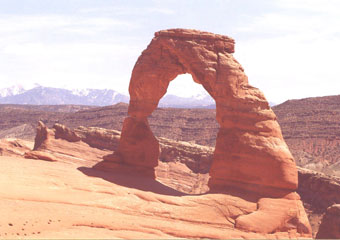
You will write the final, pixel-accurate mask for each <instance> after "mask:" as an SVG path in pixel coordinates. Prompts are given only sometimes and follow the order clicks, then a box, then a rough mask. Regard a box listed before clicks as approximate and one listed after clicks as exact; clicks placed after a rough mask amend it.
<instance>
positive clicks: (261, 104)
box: [98, 29, 297, 193]
mask: <svg viewBox="0 0 340 240" xmlns="http://www.w3.org/2000/svg"><path fill="white" fill-rule="evenodd" d="M233 52H234V40H233V39H231V38H229V37H227V36H222V35H217V34H212V33H207V32H201V31H196V30H184V29H171V30H164V31H160V32H156V33H155V37H154V38H153V39H152V41H151V43H150V44H149V46H148V47H147V49H146V50H144V51H143V53H142V55H141V56H140V57H139V58H138V60H137V62H136V65H135V67H134V69H133V71H132V76H131V80H130V86H129V92H130V105H129V109H128V117H127V118H126V119H125V121H124V124H123V130H122V138H121V140H120V143H119V147H118V150H117V152H116V158H112V159H111V160H112V162H114V161H118V160H117V158H118V159H119V162H120V163H124V164H125V165H128V166H131V167H138V171H143V169H145V172H150V170H152V171H153V168H154V167H156V166H157V165H158V158H159V144H158V142H157V140H156V139H155V137H154V136H153V133H152V132H151V130H150V127H149V123H148V120H147V117H148V116H149V115H150V114H151V113H152V112H153V111H154V110H155V109H156V107H157V105H158V102H159V100H160V99H161V98H162V97H163V96H164V95H165V93H166V91H167V87H168V85H169V83H170V81H172V80H173V79H174V78H175V77H176V76H177V75H179V74H183V73H190V74H191V75H192V77H193V79H194V81H195V82H197V83H200V84H202V85H203V87H204V88H205V89H206V90H207V92H208V93H209V94H210V95H211V96H212V97H213V98H214V99H215V101H216V119H217V121H218V123H219V125H220V130H219V132H218V135H217V139H216V148H215V152H214V156H213V162H212V166H211V169H210V176H211V178H210V181H209V187H210V189H211V190H212V191H214V190H218V189H223V188H225V187H227V186H238V187H242V188H246V189H251V190H254V191H260V192H266V193H268V192H271V191H272V190H269V189H273V188H277V189H284V190H287V191H293V190H295V189H296V187H297V171H296V166H295V162H294V159H293V157H292V155H291V153H290V152H289V150H288V147H287V145H286V144H285V142H284V140H283V137H282V134H281V130H280V127H279V125H278V123H277V121H276V116H275V114H274V113H273V111H272V110H271V108H270V107H269V105H268V102H267V100H266V99H265V97H264V95H263V94H262V92H261V91H259V90H258V89H257V88H254V87H252V86H250V85H249V84H248V79H247V76H246V75H245V73H244V70H243V68H242V66H241V65H240V64H239V63H238V62H237V61H236V59H235V58H234V57H233V55H232V53H233ZM107 166H108V164H106V166H105V167H107ZM98 167H100V165H99V166H98Z"/></svg>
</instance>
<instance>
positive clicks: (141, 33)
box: [0, 0, 340, 103]
mask: <svg viewBox="0 0 340 240" xmlns="http://www.w3.org/2000/svg"><path fill="white" fill-rule="evenodd" d="M168 28H194V29H200V30H205V31H209V32H213V33H219V34H224V35H228V36H230V37H232V38H234V39H235V40H236V52H235V54H234V56H235V57H236V58H237V60H239V62H240V63H241V64H242V65H243V67H244V68H245V71H246V74H247V75H248V77H249V82H250V84H251V85H253V86H255V87H258V88H260V89H261V90H262V91H263V92H264V94H265V95H266V97H267V99H268V100H269V101H271V102H276V103H280V102H282V101H285V100H287V99H292V98H303V97H311V96H323V95H335V94H340V91H339V87H340V79H339V76H340V66H339V63H340V59H339V58H340V0H205V1H201V0H149V1H147V0H139V1H138V0H134V1H133V0H122V1H119V0H0V88H3V87H8V86H11V85H15V84H21V85H23V86H25V87H32V86H34V84H35V83H38V84H40V85H43V86H51V87H64V88H111V89H115V90H118V91H120V92H123V93H127V89H128V84H129V80H130V74H131V70H132V68H133V66H134V64H135V61H136V60H137V58H138V56H139V55H140V53H141V52H142V51H143V49H145V48H146V46H147V44H148V43H149V42H150V40H151V39H152V37H153V34H154V32H156V31H159V30H162V29H168ZM189 78H190V75H189ZM180 80H181V81H180ZM188 80H189V79H188V77H182V78H181V79H176V80H174V82H173V84H171V87H172V88H171V90H170V92H172V93H174V92H176V91H177V93H178V94H180V95H193V94H196V93H198V92H199V91H200V88H197V86H199V85H194V84H193V83H191V81H188ZM188 89H189V90H190V91H189V90H188ZM183 90H185V92H183ZM181 91H182V92H181Z"/></svg>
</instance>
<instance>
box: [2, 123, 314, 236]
mask: <svg viewBox="0 0 340 240" xmlns="http://www.w3.org/2000/svg"><path fill="white" fill-rule="evenodd" d="M79 129H82V131H81V133H82V134H83V136H87V135H89V134H91V132H93V129H91V128H90V129H87V128H85V127H81V128H79ZM38 130H39V131H42V132H48V133H49V135H48V137H47V138H46V139H45V140H44V141H43V142H42V143H41V144H40V146H45V147H44V148H40V147H38V151H42V152H49V153H51V154H53V155H54V154H55V152H54V151H57V153H58V154H60V153H61V152H59V150H60V146H61V145H63V146H64V147H66V146H67V144H66V143H68V144H69V147H70V148H72V149H73V151H72V152H70V149H66V151H65V153H64V154H63V155H62V156H60V160H59V159H57V161H56V162H48V161H44V163H43V166H50V168H48V169H44V170H42V173H49V172H50V171H53V173H51V175H53V176H55V178H54V177H53V178H49V179H50V180H51V181H52V182H53V184H54V187H53V188H52V190H51V189H49V188H50V186H47V190H46V191H47V192H46V191H45V189H41V188H39V189H40V192H45V193H46V194H47V196H45V195H44V198H48V199H49V200H46V199H44V200H43V201H44V202H49V204H47V203H46V204H47V205H51V206H52V205H54V203H55V202H62V203H63V204H62V205H61V206H59V205H58V206H59V207H60V208H58V209H55V208H54V209H53V211H58V214H57V216H58V220H60V222H63V225H59V224H57V225H56V227H55V229H53V231H50V230H49V228H45V227H42V228H41V229H43V230H41V229H40V232H41V234H42V235H41V236H42V237H48V236H53V234H57V236H60V237H65V236H66V237H71V236H76V234H77V232H78V231H84V234H85V233H86V229H89V234H98V236H97V237H100V238H103V237H111V238H114V237H122V238H136V236H138V237H142V236H143V237H144V238H172V237H174V238H178V237H183V238H204V237H206V238H243V237H244V238H276V237H280V238H296V237H309V236H311V229H310V226H309V223H308V220H307V216H306V214H305V211H304V209H303V206H302V203H301V201H300V200H298V199H297V197H298V196H297V195H295V194H288V195H287V196H281V197H279V198H272V197H268V196H264V195H259V194H257V193H252V192H250V191H244V190H241V189H238V188H236V187H235V188H230V189H229V190H228V192H224V193H209V192H207V191H208V187H207V181H208V174H207V170H206V169H205V168H206V167H208V166H209V162H210V161H211V159H209V158H211V155H212V148H209V147H204V146H199V145H196V144H192V143H183V142H175V141H172V140H169V139H164V138H160V139H159V140H160V146H161V150H160V151H161V153H162V154H161V156H162V157H161V161H160V163H159V165H158V166H157V168H156V177H157V181H155V180H153V179H151V178H148V177H143V176H138V175H136V174H123V173H120V172H114V173H112V172H111V171H102V170H98V169H94V168H93V167H92V166H93V165H95V164H96V162H98V160H97V161H95V160H94V159H88V156H87V155H88V154H89V153H93V152H94V151H97V150H98V151H99V150H100V149H96V150H94V148H93V147H90V146H89V145H87V148H86V149H85V148H83V147H84V146H85V145H86V143H84V142H83V141H82V137H81V136H80V137H79V138H80V140H78V141H70V140H68V141H67V140H65V139H66V138H68V139H69V136H73V137H74V136H75V135H78V133H77V132H78V129H76V130H74V131H72V130H70V129H68V128H66V127H65V126H62V125H58V126H56V127H55V128H53V129H47V128H46V127H43V126H42V124H41V123H40V126H39V128H38ZM59 131H61V132H64V133H67V134H64V135H61V134H57V133H58V132H59ZM96 131H97V132H101V133H102V134H101V136H103V138H110V135H111V139H116V140H113V141H118V140H119V139H117V138H116V136H117V135H116V134H117V132H113V133H110V130H109V131H106V130H105V129H99V128H97V129H96ZM39 135H42V134H39V132H38V134H37V136H39ZM57 135H59V138H57V137H56V136H57ZM60 136H63V137H60ZM97 138H98V140H100V137H99V136H98V135H97ZM37 140H38V141H39V138H37ZM80 147H81V148H82V149H83V152H82V153H80V151H78V152H76V151H74V149H77V148H80ZM103 149H104V147H102V149H101V150H100V151H101V152H98V158H99V156H100V157H103V156H104V155H105V154H107V152H106V150H103ZM32 152H37V151H32ZM84 153H85V154H84ZM56 157H59V156H58V155H56ZM98 158H97V159H98ZM18 161H26V162H27V163H29V162H32V161H33V163H34V164H33V166H32V165H29V166H30V167H32V168H33V169H35V168H36V167H37V166H36V164H38V162H43V161H36V160H29V159H26V160H18ZM169 161H170V162H169ZM13 162H16V161H13ZM26 162H25V163H26ZM199 162H202V164H200V163H199ZM20 164H21V162H20ZM45 164H50V165H45ZM39 167H40V166H39ZM64 167H65V168H67V170H66V169H64ZM25 168H27V167H26V166H25V167H24V169H25ZM40 168H44V167H40ZM59 170H60V172H58V171H59ZM106 170H108V169H106ZM42 173H38V174H36V173H34V174H33V175H34V176H39V175H40V174H42ZM13 174H14V173H13ZM29 174H32V173H29ZM58 174H60V180H58V179H59V177H58ZM21 175H22V174H21ZM24 175H25V174H24ZM44 177H46V176H44ZM36 178H37V177H35V178H34V179H36ZM59 181H62V183H60V182H59ZM36 185H39V186H40V185H43V186H45V185H44V184H42V183H36ZM28 186H29V185H28ZM53 189H57V190H56V191H57V193H58V194H57V196H55V197H56V198H57V200H56V199H54V197H51V196H50V195H53V193H52V192H53ZM59 191H60V192H59ZM25 192H26V191H25ZM27 192H30V191H29V190H27ZM6 193H7V191H6ZM188 193H195V194H198V195H193V194H188ZM33 195H34V196H35V199H36V198H40V197H36V195H35V194H34V193H33ZM21 198H22V196H21ZM78 201H79V202H78ZM28 202H29V201H28ZM79 205H80V206H81V207H83V208H84V210H82V211H81V214H76V213H75V212H76V211H79V209H78V208H81V207H79ZM26 207H27V206H23V208H26ZM46 208H48V206H46ZM68 208H70V210H68ZM73 208H74V209H73ZM87 209H88V210H87ZM26 211H27V210H26ZM46 211H49V210H46ZM51 211H52V210H51ZM87 211H89V212H87ZM64 212H68V213H69V215H68V214H67V215H66V216H65V215H63V213H64ZM72 214H76V217H74V218H73V217H70V216H72ZM80 215H81V216H82V217H80ZM91 215H92V216H91ZM146 219H147V220H146ZM51 220H52V221H53V219H51ZM13 221H14V220H13ZM43 221H45V220H43ZM259 222H261V223H265V224H258V223H259ZM50 224H52V222H50ZM50 224H48V225H50ZM38 225H39V226H41V225H40V223H39V224H38ZM44 226H45V225H44ZM7 229H15V228H9V227H8V228H7V227H6V231H9V230H7ZM57 229H58V230H57ZM15 230H16V229H15ZM94 230H95V231H94ZM35 231H37V230H35ZM35 231H34V232H35ZM43 231H44V232H45V233H44V234H43ZM140 234H141V235H140ZM84 236H85V235H84Z"/></svg>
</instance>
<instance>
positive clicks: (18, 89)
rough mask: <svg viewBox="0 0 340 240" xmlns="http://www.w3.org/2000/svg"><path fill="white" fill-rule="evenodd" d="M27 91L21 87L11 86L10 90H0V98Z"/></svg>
mask: <svg viewBox="0 0 340 240" xmlns="http://www.w3.org/2000/svg"><path fill="white" fill-rule="evenodd" d="M24 91H25V89H24V88H23V87H22V86H20V85H15V86H11V87H8V88H3V89H0V97H9V96H13V95H18V94H20V93H23V92H24Z"/></svg>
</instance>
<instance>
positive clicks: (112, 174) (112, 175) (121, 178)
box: [78, 167, 189, 197]
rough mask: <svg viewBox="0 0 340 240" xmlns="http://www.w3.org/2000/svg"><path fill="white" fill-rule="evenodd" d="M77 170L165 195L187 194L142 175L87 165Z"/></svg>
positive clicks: (115, 182) (179, 195)
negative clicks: (104, 169) (99, 168)
mask: <svg viewBox="0 0 340 240" xmlns="http://www.w3.org/2000/svg"><path fill="white" fill-rule="evenodd" d="M78 170H79V171H81V172H82V173H83V174H85V175H87V176H89V177H97V178H102V179H104V180H105V181H108V182H111V183H114V184H117V185H120V186H123V187H127V188H134V189H138V190H142V191H146V192H153V193H157V194H161V195H167V196H176V197H181V196H187V195H189V194H186V193H183V192H180V191H177V190H175V189H173V188H170V187H168V186H166V185H164V184H162V183H160V182H158V181H156V180H154V179H152V178H148V177H144V176H138V175H137V176H132V175H131V174H124V173H119V172H116V171H103V170H98V169H94V168H88V167H79V168H78Z"/></svg>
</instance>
